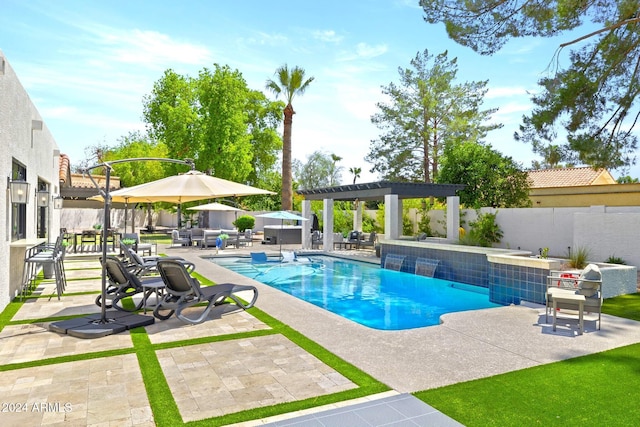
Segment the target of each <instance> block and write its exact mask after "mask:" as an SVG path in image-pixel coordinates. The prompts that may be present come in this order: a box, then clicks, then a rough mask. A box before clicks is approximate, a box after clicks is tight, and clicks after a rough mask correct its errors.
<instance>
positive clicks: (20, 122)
mask: <svg viewBox="0 0 640 427" xmlns="http://www.w3.org/2000/svg"><path fill="white" fill-rule="evenodd" d="M34 120H35V121H37V123H36V126H33V121H34ZM40 123H42V125H41V129H40V125H39V124H40ZM0 147H2V148H3V149H5V150H6V151H5V154H4V155H3V156H0V174H1V175H0V177H1V178H2V179H3V181H4V182H7V178H10V177H11V170H12V162H13V160H14V159H15V161H17V162H19V163H20V164H22V165H24V167H25V168H26V170H27V177H26V178H27V182H29V183H30V184H31V187H30V192H31V193H32V195H30V198H29V203H28V204H27V215H26V226H27V228H26V238H25V239H22V240H18V241H13V242H12V241H11V214H12V209H11V198H10V193H9V189H8V185H7V184H5V183H3V185H4V187H5V190H4V191H0V271H1V272H2V273H0V310H3V309H4V308H5V307H6V306H7V304H8V303H9V302H10V301H11V299H12V298H13V297H14V296H15V294H16V291H17V290H18V289H19V287H20V284H21V282H22V271H23V265H24V255H25V251H26V249H27V248H28V247H31V246H33V245H34V244H36V243H37V242H41V241H43V240H44V241H47V240H48V241H54V240H55V238H56V237H57V236H58V233H59V228H60V220H59V217H60V214H59V212H60V211H59V210H55V209H54V208H53V203H52V202H51V199H50V203H49V207H48V208H47V209H48V216H49V219H48V221H47V230H48V237H47V238H46V239H37V238H36V208H37V207H36V203H35V191H36V189H37V185H38V179H40V180H41V181H44V182H46V183H48V184H49V188H50V196H53V195H57V194H59V192H60V189H59V175H58V171H59V157H60V152H59V149H58V146H57V144H56V142H55V140H54V138H53V136H52V135H51V132H50V131H49V129H48V127H47V125H46V124H45V123H44V122H43V119H42V116H41V115H40V113H39V112H38V110H37V109H36V107H35V105H34V104H33V102H31V99H30V98H29V95H28V94H27V92H26V91H25V89H24V87H23V86H22V84H21V83H20V81H19V79H18V76H17V75H16V74H15V72H14V70H13V69H12V68H11V65H10V64H9V62H8V60H7V59H6V57H5V56H4V54H3V52H2V51H1V50H0Z"/></svg>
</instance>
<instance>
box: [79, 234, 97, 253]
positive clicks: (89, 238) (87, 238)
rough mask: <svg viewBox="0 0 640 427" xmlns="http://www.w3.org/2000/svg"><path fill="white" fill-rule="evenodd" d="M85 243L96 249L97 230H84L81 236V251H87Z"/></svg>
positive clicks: (92, 249) (93, 249)
mask: <svg viewBox="0 0 640 427" xmlns="http://www.w3.org/2000/svg"><path fill="white" fill-rule="evenodd" d="M85 245H86V246H88V247H89V248H91V249H90V250H91V251H95V250H96V247H97V246H98V233H97V232H96V230H83V231H82V235H81V236H80V251H81V252H84V251H85Z"/></svg>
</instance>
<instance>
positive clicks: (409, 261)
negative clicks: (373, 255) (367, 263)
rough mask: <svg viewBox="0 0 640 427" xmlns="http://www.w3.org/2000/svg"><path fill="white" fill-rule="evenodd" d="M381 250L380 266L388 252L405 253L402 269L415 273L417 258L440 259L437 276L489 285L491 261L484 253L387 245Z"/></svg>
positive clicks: (471, 283) (478, 284)
mask: <svg viewBox="0 0 640 427" xmlns="http://www.w3.org/2000/svg"><path fill="white" fill-rule="evenodd" d="M381 249H382V250H381V252H380V266H382V267H384V261H385V258H386V256H387V255H388V254H396V255H403V256H404V257H405V258H404V262H403V263H402V268H401V271H404V272H406V273H412V274H415V272H416V259H418V258H429V259H437V260H439V261H440V263H439V264H438V268H436V272H435V276H434V277H436V278H438V279H444V280H452V281H454V282H460V283H467V284H469V285H476V286H482V287H484V288H486V287H488V283H489V282H488V280H487V278H488V272H489V263H488V262H487V256H486V254H484V253H469V252H456V251H450V250H441V249H437V248H428V247H416V246H404V245H392V246H391V245H385V244H383V245H382V247H381Z"/></svg>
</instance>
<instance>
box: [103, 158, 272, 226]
mask: <svg viewBox="0 0 640 427" xmlns="http://www.w3.org/2000/svg"><path fill="white" fill-rule="evenodd" d="M259 194H275V193H274V192H272V191H268V190H263V189H261V188H256V187H251V186H249V185H244V184H240V183H237V182H233V181H228V180H226V179H222V178H216V177H214V176H210V175H207V174H204V173H202V172H199V171H195V170H192V171H189V172H186V173H183V174H180V175H172V176H168V177H166V178H162V179H158V180H156V181H151V182H147V183H144V184H140V185H135V186H133V187H127V188H121V189H120V190H116V191H112V192H111V193H110V196H111V200H112V201H114V202H120V201H122V202H128V203H134V202H145V203H154V202H168V203H176V204H177V205H178V227H180V226H181V218H180V205H181V204H182V203H186V202H192V201H196V200H203V199H213V198H218V197H234V196H254V195H259ZM96 197H98V198H97V199H96V200H102V197H101V196H96Z"/></svg>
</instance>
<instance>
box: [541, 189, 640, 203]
mask: <svg viewBox="0 0 640 427" xmlns="http://www.w3.org/2000/svg"><path fill="white" fill-rule="evenodd" d="M529 198H530V199H531V203H532V207H534V208H561V207H577V206H582V207H588V206H597V205H603V206H640V184H607V185H584V186H578V187H547V188H532V189H531V190H530V191H529Z"/></svg>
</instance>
